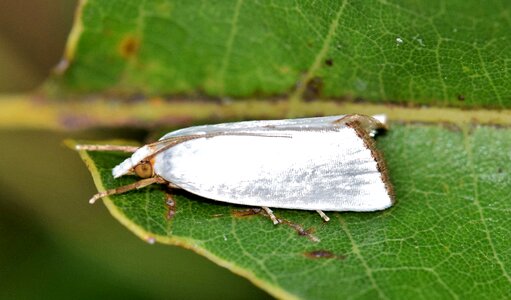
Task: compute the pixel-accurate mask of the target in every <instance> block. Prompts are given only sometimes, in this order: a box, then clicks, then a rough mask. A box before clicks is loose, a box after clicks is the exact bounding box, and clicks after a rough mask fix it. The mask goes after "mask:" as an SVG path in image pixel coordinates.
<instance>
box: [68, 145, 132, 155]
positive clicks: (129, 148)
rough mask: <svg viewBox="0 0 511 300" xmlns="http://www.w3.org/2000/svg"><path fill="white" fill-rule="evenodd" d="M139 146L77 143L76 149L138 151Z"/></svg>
mask: <svg viewBox="0 0 511 300" xmlns="http://www.w3.org/2000/svg"><path fill="white" fill-rule="evenodd" d="M138 148H139V147H135V146H120V145H76V146H75V149H76V150H86V151H121V152H128V153H133V152H135V151H137V149H138Z"/></svg>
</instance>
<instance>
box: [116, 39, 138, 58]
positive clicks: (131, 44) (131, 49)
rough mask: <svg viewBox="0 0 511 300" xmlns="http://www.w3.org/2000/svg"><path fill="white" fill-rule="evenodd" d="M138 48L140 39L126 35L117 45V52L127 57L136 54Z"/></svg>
mask: <svg viewBox="0 0 511 300" xmlns="http://www.w3.org/2000/svg"><path fill="white" fill-rule="evenodd" d="M139 48H140V39H139V38H137V37H134V36H127V37H125V38H124V39H122V41H121V44H120V45H119V52H120V54H121V56H122V57H124V58H126V59H128V58H132V57H133V56H135V55H137V53H138V50H139Z"/></svg>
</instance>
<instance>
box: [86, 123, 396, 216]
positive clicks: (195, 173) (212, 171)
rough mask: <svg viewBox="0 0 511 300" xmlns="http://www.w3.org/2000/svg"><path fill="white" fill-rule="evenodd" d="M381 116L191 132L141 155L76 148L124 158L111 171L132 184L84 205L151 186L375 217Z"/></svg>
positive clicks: (382, 179)
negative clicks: (372, 213)
mask: <svg viewBox="0 0 511 300" xmlns="http://www.w3.org/2000/svg"><path fill="white" fill-rule="evenodd" d="M381 129H386V125H385V116H383V115H380V116H375V117H370V116H365V115H358V114H353V115H344V116H329V117H317V118H302V119H287V120H271V121H246V122H235V123H223V124H216V125H203V126H194V127H189V128H184V129H180V130H176V131H173V132H170V133H168V134H166V135H164V136H163V137H162V138H161V139H160V140H159V141H157V142H155V143H152V144H148V145H145V146H142V147H140V148H136V147H129V146H115V145H77V146H76V149H78V150H100V151H107V150H111V151H125V152H132V153H133V154H132V155H131V157H129V158H127V159H126V160H125V161H123V162H121V163H120V164H119V165H117V166H116V167H115V168H113V170H112V174H113V176H114V177H115V178H118V177H121V176H125V175H136V176H138V177H140V178H142V179H141V180H140V181H137V182H135V183H133V184H129V185H126V186H121V187H118V188H115V189H111V190H107V191H104V192H100V193H97V194H96V195H94V196H93V197H92V198H91V199H90V203H94V202H95V201H96V200H98V199H100V198H102V197H105V196H108V195H114V194H120V193H125V192H128V191H130V190H133V189H140V188H143V187H146V186H148V185H151V184H154V183H157V184H164V185H167V186H169V187H170V188H179V189H183V190H185V191H188V192H190V193H193V194H196V195H199V196H202V197H204V198H208V199H212V200H217V201H221V202H226V203H233V204H241V205H248V206H256V207H262V208H263V209H264V210H265V211H266V213H267V214H268V215H269V216H270V217H271V219H272V221H273V223H274V224H277V223H278V219H277V218H276V217H275V215H274V214H273V212H272V210H271V209H270V207H272V208H284V209H299V210H313V211H317V212H318V213H319V214H320V216H321V217H322V218H323V219H324V220H325V221H328V220H329V218H328V216H326V214H325V213H324V212H323V211H358V212H367V211H377V210H383V209H386V208H388V207H390V206H392V205H393V203H394V195H393V189H392V185H391V183H390V180H389V176H388V172H387V168H386V167H385V163H384V160H383V157H382V154H381V153H380V152H379V151H378V150H377V149H376V148H375V144H374V140H373V137H374V136H375V135H376V134H377V132H378V131H379V130H381Z"/></svg>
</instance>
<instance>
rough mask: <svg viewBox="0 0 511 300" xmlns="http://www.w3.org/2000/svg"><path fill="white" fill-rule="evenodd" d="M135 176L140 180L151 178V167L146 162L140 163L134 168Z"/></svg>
mask: <svg viewBox="0 0 511 300" xmlns="http://www.w3.org/2000/svg"><path fill="white" fill-rule="evenodd" d="M135 174H137V176H138V177H140V178H149V177H151V176H153V167H152V166H151V164H150V163H148V162H142V163H139V164H138V165H136V166H135Z"/></svg>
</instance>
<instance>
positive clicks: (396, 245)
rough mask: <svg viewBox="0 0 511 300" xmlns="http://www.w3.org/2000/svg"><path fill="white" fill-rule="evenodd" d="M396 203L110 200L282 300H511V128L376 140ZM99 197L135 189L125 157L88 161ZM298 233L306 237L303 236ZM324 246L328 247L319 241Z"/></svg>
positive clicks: (137, 223) (426, 130)
mask: <svg viewBox="0 0 511 300" xmlns="http://www.w3.org/2000/svg"><path fill="white" fill-rule="evenodd" d="M377 146H378V147H379V148H380V149H381V150H382V151H383V153H384V156H385V158H386V162H387V165H388V168H389V171H390V176H391V181H392V183H393V184H394V187H395V192H396V199H397V203H396V204H395V206H394V207H392V208H390V209H388V210H386V211H382V212H375V213H332V212H330V213H328V215H329V216H330V217H331V219H332V220H331V221H330V222H329V223H323V222H322V220H321V219H320V217H319V216H318V215H317V214H316V213H315V212H308V211H297V210H283V209H276V210H275V213H276V214H277V215H278V216H279V217H281V218H284V219H286V220H288V221H289V222H290V223H288V224H281V225H278V226H274V225H273V224H272V223H271V221H270V220H269V219H268V218H267V217H266V216H265V215H264V214H262V213H259V214H250V212H251V211H250V210H248V211H247V210H246V209H247V208H246V207H241V206H233V205H228V204H224V203H221V202H214V201H211V200H207V199H203V198H200V197H197V196H194V195H191V194H188V193H185V192H177V194H176V196H175V198H174V199H175V202H176V210H175V215H174V217H172V218H168V211H169V208H168V206H167V205H166V196H165V189H164V188H163V187H162V186H151V187H149V188H146V189H142V190H138V191H133V192H129V193H127V194H123V195H116V196H111V197H109V198H106V199H104V203H105V204H106V206H107V207H108V209H109V210H110V212H111V213H112V214H113V215H114V217H116V218H117V219H118V220H119V221H120V222H121V223H123V224H124V225H125V226H127V227H128V228H129V229H130V230H132V231H133V232H134V233H135V234H137V235H138V236H140V237H141V238H143V239H145V240H147V241H153V240H156V241H158V242H162V243H168V244H174V245H180V246H184V247H187V248H190V249H192V250H194V251H196V252H198V253H200V254H202V255H205V256H206V257H208V258H210V259H212V260H213V261H215V262H217V263H218V264H220V265H222V266H224V267H227V268H229V269H231V270H232V271H233V272H235V273H238V274H240V275H242V276H245V277H247V278H248V279H250V280H251V281H253V282H254V283H255V284H257V285H258V286H260V287H262V288H264V289H266V290H267V291H268V292H270V293H271V294H273V295H274V296H277V297H283V298H294V297H297V298H307V299H320V298H321V299H332V298H340V299H345V298H357V299H374V298H389V299H395V298H399V299H414V298H417V297H420V298H427V299H438V298H476V299H478V298H479V299H480V298H487V299H496V298H506V297H508V296H509V295H510V294H511V251H510V247H509V245H510V244H509V236H510V234H511V227H510V225H509V224H510V223H509V222H508V221H509V219H510V217H511V201H510V200H511V199H510V196H509V195H510V194H511V176H510V175H511V156H510V155H509V149H511V129H503V128H493V127H482V126H473V127H468V126H463V127H455V126H451V127H444V126H439V125H411V124H409V125H398V124H392V127H391V129H390V130H389V131H388V132H387V134H386V135H384V136H380V137H379V138H378V142H377ZM81 156H82V158H83V159H84V161H85V163H86V164H87V165H88V167H89V169H90V170H91V172H92V175H93V177H94V180H95V183H96V185H97V187H98V189H99V190H104V189H109V188H114V187H117V186H121V185H124V184H127V183H131V182H133V181H134V180H135V178H131V177H125V178H120V179H117V180H114V179H113V178H112V176H111V173H110V172H111V168H112V167H113V166H115V165H116V164H118V163H119V162H121V161H122V160H123V159H124V158H125V156H126V155H124V154H118V153H105V152H81ZM300 233H301V234H300ZM315 238H317V239H319V240H320V241H319V242H318V241H315Z"/></svg>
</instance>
